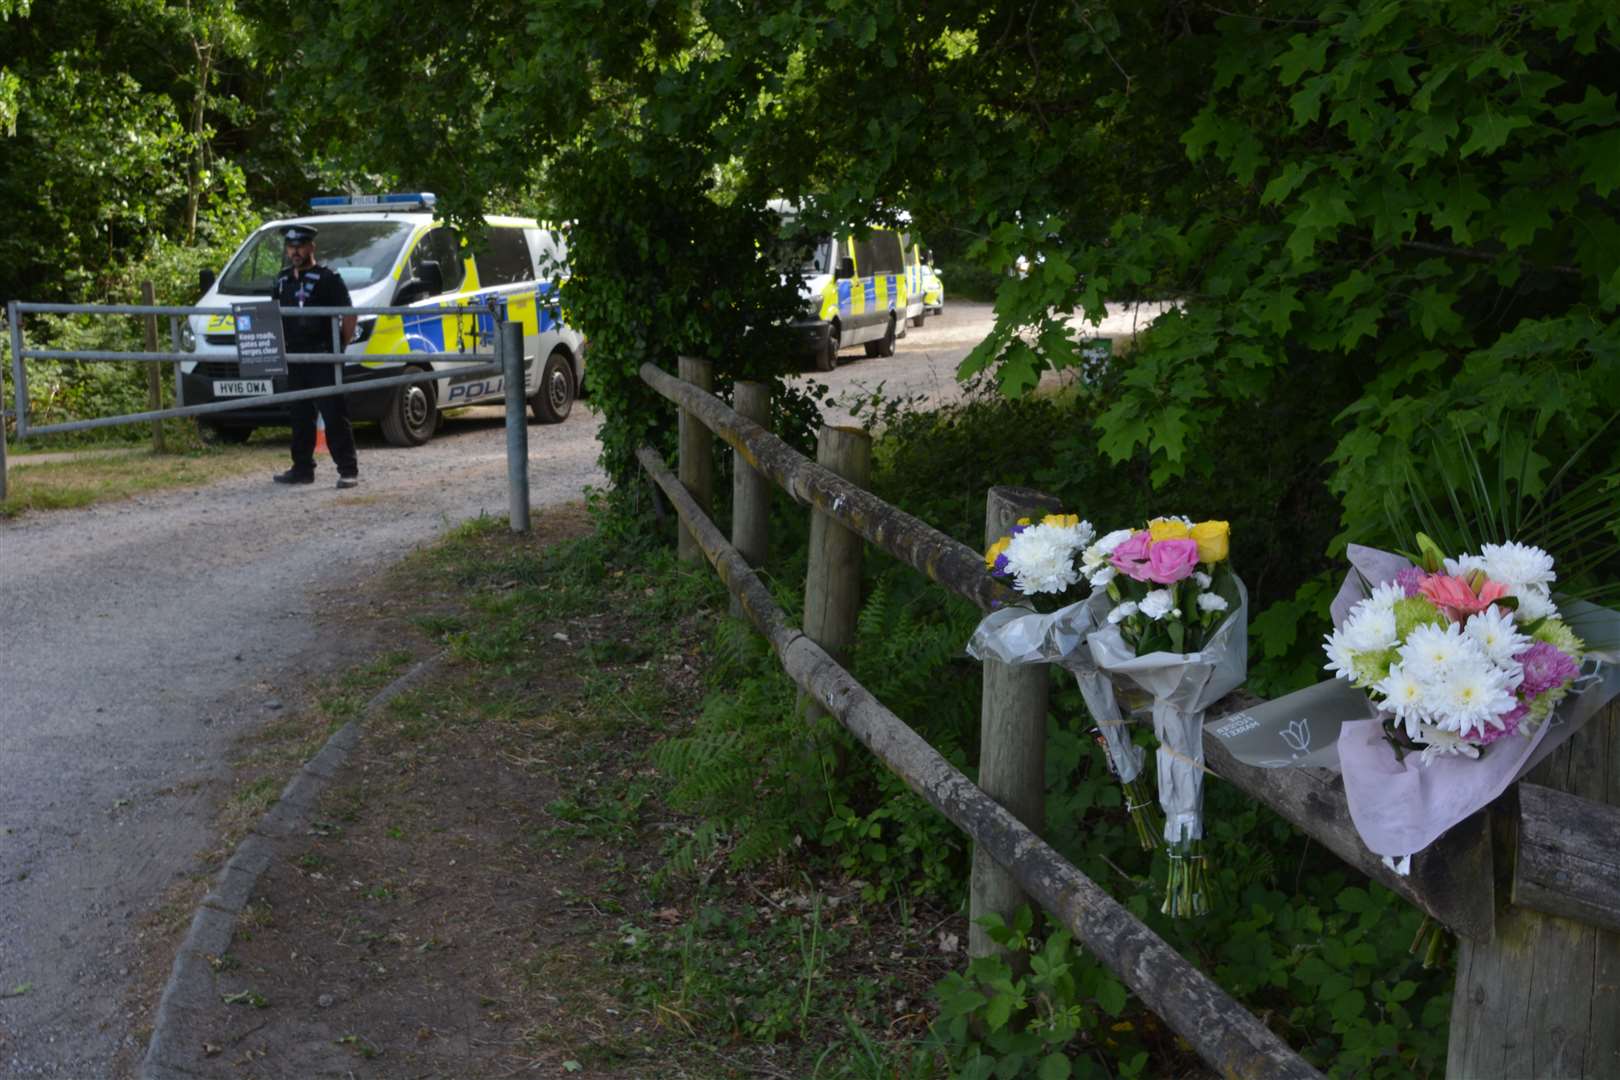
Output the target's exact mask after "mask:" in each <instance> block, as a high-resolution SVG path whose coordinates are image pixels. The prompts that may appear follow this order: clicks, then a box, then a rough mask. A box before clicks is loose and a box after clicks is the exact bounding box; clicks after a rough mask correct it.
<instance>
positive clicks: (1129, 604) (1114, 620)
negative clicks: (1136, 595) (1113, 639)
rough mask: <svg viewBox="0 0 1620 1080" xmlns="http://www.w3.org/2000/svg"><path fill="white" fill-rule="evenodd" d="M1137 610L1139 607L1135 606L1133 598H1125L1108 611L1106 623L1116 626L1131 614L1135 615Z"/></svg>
mask: <svg viewBox="0 0 1620 1080" xmlns="http://www.w3.org/2000/svg"><path fill="white" fill-rule="evenodd" d="M1139 610H1141V609H1140V608H1139V607H1138V606H1137V603H1136V601H1135V600H1127V601H1125V602H1124V603H1123V604H1120V605H1119V606H1118V607H1116V608H1114V610H1113V611H1110V612H1109V613H1108V625H1109V626H1118V625H1119V624H1120V623H1122V622H1124V621H1125V620H1126V619H1128V618H1130V617H1131V616H1132V615H1135V614H1136V613H1137V611H1139Z"/></svg>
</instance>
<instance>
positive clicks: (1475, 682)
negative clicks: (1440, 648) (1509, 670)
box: [1429, 663, 1518, 738]
mask: <svg viewBox="0 0 1620 1080" xmlns="http://www.w3.org/2000/svg"><path fill="white" fill-rule="evenodd" d="M1429 703H1430V705H1431V706H1432V707H1431V709H1430V712H1431V713H1432V720H1433V722H1434V726H1435V727H1438V728H1440V729H1442V730H1444V731H1454V732H1456V733H1457V734H1458V735H1461V736H1462V737H1463V738H1467V737H1468V736H1469V735H1470V734H1473V735H1476V736H1478V735H1482V734H1484V733H1485V731H1486V729H1487V727H1498V728H1499V727H1501V726H1502V724H1501V720H1500V719H1499V718H1500V717H1501V715H1502V714H1503V713H1505V712H1507V711H1508V710H1510V709H1512V708H1513V707H1514V706H1515V705H1517V704H1518V702H1517V701H1516V700H1515V698H1514V697H1513V692H1512V688H1511V687H1510V686H1509V685H1508V679H1507V675H1506V673H1505V672H1503V671H1501V670H1499V669H1497V668H1494V667H1491V666H1490V665H1488V664H1477V663H1465V664H1455V665H1453V666H1452V667H1451V669H1450V670H1449V671H1448V672H1447V673H1446V675H1445V678H1444V679H1442V680H1440V682H1439V685H1438V686H1433V687H1432V692H1431V695H1430V698H1429Z"/></svg>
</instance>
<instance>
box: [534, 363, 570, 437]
mask: <svg viewBox="0 0 1620 1080" xmlns="http://www.w3.org/2000/svg"><path fill="white" fill-rule="evenodd" d="M573 407H574V368H573V365H572V364H570V363H569V362H568V354H567V353H565V352H563V351H562V350H561V349H558V350H557V351H556V352H554V353H552V354H551V355H550V356H548V357H547V358H546V366H545V370H543V371H541V372H540V388H539V389H538V390H536V391H535V394H534V397H532V398H530V399H529V411H530V412H532V413H534V418H535V419H536V420H538V421H540V422H541V423H542V424H560V423H562V422H563V421H564V420H566V419H568V413H569V411H570V410H572V409H573Z"/></svg>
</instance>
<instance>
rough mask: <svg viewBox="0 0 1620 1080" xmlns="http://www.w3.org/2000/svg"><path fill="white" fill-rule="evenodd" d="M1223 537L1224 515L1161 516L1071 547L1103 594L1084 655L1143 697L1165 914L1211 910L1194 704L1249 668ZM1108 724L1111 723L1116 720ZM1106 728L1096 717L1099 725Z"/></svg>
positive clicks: (1240, 601) (1238, 594)
mask: <svg viewBox="0 0 1620 1080" xmlns="http://www.w3.org/2000/svg"><path fill="white" fill-rule="evenodd" d="M1230 548H1231V529H1230V526H1228V524H1227V523H1226V522H1224V521H1203V522H1198V523H1196V524H1195V523H1193V522H1191V521H1189V520H1187V519H1186V518H1178V517H1164V518H1155V519H1154V520H1152V521H1150V522H1149V523H1148V526H1147V528H1145V529H1118V530H1115V531H1114V532H1110V533H1108V534H1107V535H1106V536H1103V537H1102V538H1101V539H1099V540H1098V541H1097V542H1096V543H1095V544H1093V545H1091V547H1089V548H1087V549H1086V551H1085V553H1084V554H1083V555H1082V559H1081V565H1082V568H1083V570H1084V571H1085V572H1086V574H1087V578H1088V580H1089V581H1090V583H1091V586H1092V588H1093V589H1094V590H1097V593H1098V597H1099V610H1101V607H1102V604H1103V603H1106V604H1107V609H1106V612H1105V613H1103V614H1102V618H1101V624H1100V627H1099V630H1098V631H1097V632H1095V633H1093V634H1092V635H1091V637H1090V639H1089V641H1088V645H1089V651H1090V653H1091V659H1092V662H1093V663H1094V664H1095V665H1096V666H1097V667H1098V668H1099V669H1101V670H1104V671H1109V672H1111V673H1113V674H1114V675H1115V677H1116V678H1118V677H1124V678H1128V679H1129V680H1130V681H1131V682H1133V683H1135V685H1136V686H1137V687H1138V688H1140V690H1141V691H1144V692H1145V693H1146V694H1147V695H1149V696H1150V697H1151V699H1152V716H1153V732H1154V735H1155V736H1156V737H1157V739H1158V743H1159V748H1158V752H1157V760H1158V775H1159V806H1160V808H1161V809H1162V810H1163V811H1164V816H1165V824H1164V833H1163V835H1164V839H1165V841H1166V842H1167V844H1168V855H1169V857H1170V875H1169V881H1168V883H1167V886H1166V889H1165V898H1164V905H1163V909H1162V910H1163V911H1164V913H1165V914H1167V915H1175V916H1187V915H1203V914H1205V913H1206V912H1207V911H1208V910H1209V877H1208V868H1207V864H1206V861H1205V858H1204V852H1203V801H1204V743H1203V714H1204V710H1205V709H1206V708H1207V707H1208V706H1210V705H1212V704H1213V703H1214V702H1215V701H1216V700H1218V699H1219V698H1220V697H1222V696H1224V695H1225V694H1226V693H1228V692H1229V691H1231V690H1232V689H1234V688H1235V687H1236V686H1237V685H1238V684H1239V683H1241V682H1242V681H1243V678H1244V676H1245V674H1246V673H1247V651H1248V641H1247V616H1248V603H1247V597H1246V595H1245V593H1244V590H1243V583H1242V582H1241V581H1239V580H1238V578H1237V575H1235V574H1234V573H1232V568H1231V562H1230V558H1229V556H1230ZM1117 715H1118V714H1117V711H1116V713H1115V716H1116V717H1117ZM1099 723H1102V720H1101V719H1100V718H1099ZM1111 726H1112V729H1113V730H1115V731H1116V732H1117V731H1118V730H1119V728H1118V724H1117V722H1116V723H1115V724H1113V725H1111ZM1109 730H1110V725H1106V724H1105V726H1104V727H1103V731H1104V733H1105V734H1106V733H1107V732H1108V731H1109ZM1119 737H1120V738H1122V739H1123V738H1124V736H1123V734H1122V733H1121V734H1120V735H1119Z"/></svg>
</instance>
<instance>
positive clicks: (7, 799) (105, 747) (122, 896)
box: [0, 304, 990, 1078]
mask: <svg viewBox="0 0 1620 1080" xmlns="http://www.w3.org/2000/svg"><path fill="white" fill-rule="evenodd" d="M989 317H990V310H989V308H988V306H986V305H964V304H956V305H953V306H952V307H951V309H950V310H949V311H948V312H947V314H946V315H945V316H944V317H942V318H932V319H930V320H929V321H928V323H927V325H926V326H925V327H923V328H921V329H912V330H911V332H910V333H909V334H908V336H907V337H906V338H904V339H902V340H901V341H900V343H899V350H898V352H897V355H896V356H895V357H894V358H892V359H881V360H868V359H865V358H858V357H859V350H852V351H850V352H846V353H845V354H844V364H843V365H842V366H841V367H840V369H839V370H838V371H837V372H834V373H830V374H827V375H817V376H815V378H816V379H817V380H818V381H820V382H824V383H826V384H828V385H829V387H831V388H832V389H833V390H834V392H835V393H838V394H844V395H847V394H849V393H854V394H856V395H860V394H864V393H867V392H869V391H872V390H874V389H876V387H877V385H878V384H879V383H883V384H885V391H886V392H887V393H888V394H890V395H914V394H923V395H926V396H927V397H929V398H930V399H931V400H935V401H938V400H943V399H946V398H949V397H952V396H954V395H955V393H956V388H955V383H954V381H953V375H954V372H955V368H956V365H957V363H958V362H959V361H960V360H961V358H962V357H963V356H964V355H966V353H967V351H968V350H969V349H970V348H971V347H972V345H973V344H974V343H975V342H977V341H978V340H980V339H981V338H982V337H983V335H984V333H985V331H986V330H987V329H988V327H989ZM477 412H478V414H479V415H478V418H475V419H463V420H459V421H452V422H451V423H450V424H448V425H447V427H446V428H445V430H444V432H443V433H442V434H441V435H440V436H439V437H438V438H437V439H435V440H434V441H433V442H432V443H430V444H428V445H427V446H425V447H420V448H416V449H412V450H400V449H394V448H391V447H387V446H384V445H383V444H382V443H381V442H380V441H379V440H378V439H377V437H376V435H375V433H374V432H372V431H366V430H362V432H361V445H360V463H361V475H362V479H363V484H364V486H363V487H361V488H360V489H358V490H357V491H349V492H339V491H336V490H334V489H332V488H331V487H330V486H329V485H330V483H331V481H332V479H334V473H333V470H332V469H331V468H330V467H329V466H328V467H327V468H324V469H322V471H321V474H320V480H319V482H318V483H317V484H316V485H315V486H314V487H300V488H285V487H280V486H276V485H272V484H270V483H269V482H268V479H269V478H268V476H255V477H248V478H236V479H229V480H221V481H219V482H218V483H215V484H212V485H209V486H208V487H206V488H202V489H199V490H191V491H178V492H171V493H165V494H157V495H145V496H140V497H138V498H134V499H131V500H128V501H125V502H119V503H112V504H107V505H105V506H99V507H93V508H90V509H86V510H76V511H60V512H54V513H41V514H33V515H29V516H26V517H24V518H22V519H20V520H17V521H11V522H0V1073H4V1075H7V1076H61V1077H75V1078H81V1077H82V1078H90V1077H103V1076H108V1075H111V1074H112V1073H113V1071H114V1061H115V1059H118V1060H128V1059H129V1056H130V1051H131V1050H136V1049H138V1048H136V1047H135V1046H134V1044H135V1041H136V1034H135V1031H134V1023H135V1018H134V1017H133V1016H131V1015H130V1014H129V1013H128V1012H127V1011H126V1010H127V1008H128V1006H127V1005H126V1004H125V1000H126V998H127V997H128V996H129V993H128V991H129V989H130V983H131V969H132V967H133V966H134V948H135V942H134V933H135V928H136V925H137V923H138V921H139V920H140V919H141V917H142V916H144V915H146V914H147V913H149V912H150V911H152V910H153V908H154V907H155V906H156V905H157V904H158V903H159V901H160V897H161V894H162V893H163V891H164V889H165V888H166V887H167V886H168V885H170V884H171V883H172V882H173V881H174V880H175V879H176V878H177V877H180V876H183V875H186V874H188V873H190V872H193V871H194V870H195V869H196V866H197V862H196V857H197V855H198V854H199V853H200V852H204V851H207V850H209V849H210V847H211V846H212V845H213V844H214V843H215V838H214V837H213V835H212V828H211V821H212V818H213V814H214V812H215V810H216V809H217V806H218V804H219V802H220V800H221V799H222V797H223V796H224V795H225V794H226V791H225V789H224V786H223V784H222V781H223V779H224V778H225V777H226V775H227V770H226V768H225V764H224V763H225V762H226V760H227V759H228V758H229V756H230V748H231V746H232V745H233V743H234V742H235V741H236V740H238V739H239V738H240V737H241V736H243V735H244V734H246V733H248V732H251V731H252V730H254V729H255V728H256V726H257V725H259V724H261V723H262V722H263V721H264V720H265V719H267V718H268V717H271V716H273V715H274V714H275V713H276V711H277V710H278V709H280V708H281V704H282V702H281V698H282V697H283V696H287V695H290V694H291V693H292V692H293V691H294V689H295V688H296V687H298V686H299V685H301V684H302V683H303V682H304V681H306V680H307V679H309V678H310V677H311V676H314V675H318V674H321V673H324V672H327V671H331V670H334V669H337V668H340V667H343V666H346V665H348V664H349V663H352V662H353V661H355V660H357V659H360V658H361V656H362V654H363V653H364V651H365V650H366V649H368V648H371V647H374V646H373V643H368V642H353V641H348V640H345V639H344V638H343V637H342V636H341V634H340V632H339V630H338V628H337V626H336V624H335V623H334V624H331V625H327V626H323V625H322V624H321V622H320V621H318V620H317V618H316V614H317V612H320V611H326V610H331V609H332V607H333V606H334V605H341V603H342V601H343V596H344V587H345V584H346V583H349V582H352V581H354V580H355V579H359V578H365V577H367V576H369V575H371V574H374V573H376V572H377V571H378V569H379V568H381V567H383V566H386V565H388V564H390V563H392V562H394V561H396V560H397V559H399V558H400V557H401V556H403V555H404V554H405V553H407V552H408V551H410V550H411V549H413V548H415V547H418V546H421V545H424V544H428V543H431V542H432V541H434V540H435V539H436V538H438V537H439V536H441V535H442V534H443V533H444V532H445V530H446V529H447V528H449V527H451V526H453V525H454V524H456V523H458V522H461V521H464V520H466V519H468V518H472V517H476V516H478V515H480V514H489V515H493V516H499V517H504V516H505V514H506V492H507V488H506V479H505V433H504V428H503V426H502V423H501V420H500V417H499V411H498V410H478V411H477ZM833 418H834V419H838V418H840V417H838V416H837V415H836V414H835V416H834V417H833ZM596 428H597V421H596V418H595V417H594V416H592V415H591V414H590V413H588V412H587V411H585V410H584V409H583V408H576V409H575V410H574V413H573V415H572V416H571V417H570V418H569V420H568V421H567V423H565V424H563V425H561V426H557V427H542V426H538V425H531V426H530V428H529V443H530V481H531V495H530V499H531V505H532V506H533V507H535V508H539V507H543V506H546V505H550V504H554V503H559V502H568V501H572V500H575V499H578V498H579V497H580V495H581V492H582V489H583V488H584V487H585V486H586V485H587V484H599V483H601V482H602V477H601V475H600V474H599V472H598V471H597V469H596V465H595V459H596V454H597V444H596V438H595V433H596ZM121 1050H122V1051H124V1052H123V1053H122V1054H121V1053H120V1051H121Z"/></svg>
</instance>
